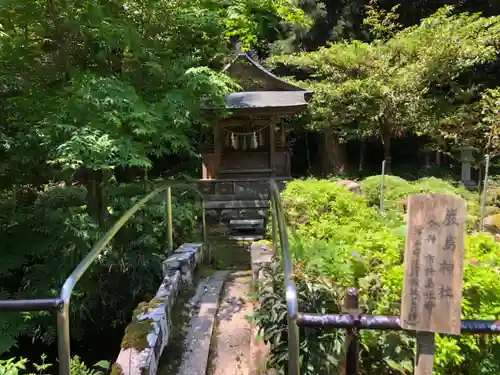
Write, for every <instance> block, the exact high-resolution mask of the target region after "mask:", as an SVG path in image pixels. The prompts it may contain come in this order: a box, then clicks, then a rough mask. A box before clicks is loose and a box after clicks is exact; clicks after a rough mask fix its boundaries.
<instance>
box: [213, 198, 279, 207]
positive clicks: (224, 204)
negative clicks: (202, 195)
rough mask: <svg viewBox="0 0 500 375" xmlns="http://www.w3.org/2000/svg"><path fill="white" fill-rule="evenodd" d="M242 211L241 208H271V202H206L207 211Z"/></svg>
mask: <svg viewBox="0 0 500 375" xmlns="http://www.w3.org/2000/svg"><path fill="white" fill-rule="evenodd" d="M235 208H236V209H241V208H269V201H268V200H262V199H255V200H245V201H240V200H238V201H236V200H224V201H211V202H210V201H209V202H205V209H206V210H223V209H235Z"/></svg>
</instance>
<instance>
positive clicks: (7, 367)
mask: <svg viewBox="0 0 500 375" xmlns="http://www.w3.org/2000/svg"><path fill="white" fill-rule="evenodd" d="M46 359H47V357H46V356H45V355H42V357H41V360H42V363H41V364H37V363H35V362H33V363H29V361H28V360H27V359H25V358H21V359H19V360H18V359H16V358H10V359H7V360H0V374H2V375H18V374H20V373H21V374H23V373H24V374H26V375H47V374H50V372H47V370H48V369H50V368H52V367H53V366H52V364H50V363H46V362H45V360H46ZM27 365H31V366H32V367H33V368H34V370H35V371H34V372H28V370H27V368H26V366H27ZM93 367H94V368H88V367H87V365H85V363H83V362H82V361H81V359H80V357H78V356H74V357H73V358H72V359H71V364H70V373H71V375H104V374H105V373H106V372H107V370H108V369H109V367H110V366H109V362H107V361H99V362H97V363H96V364H95V365H94V366H93Z"/></svg>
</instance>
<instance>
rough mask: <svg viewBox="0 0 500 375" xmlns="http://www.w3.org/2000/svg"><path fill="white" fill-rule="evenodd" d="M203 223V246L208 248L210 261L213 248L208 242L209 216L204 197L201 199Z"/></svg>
mask: <svg viewBox="0 0 500 375" xmlns="http://www.w3.org/2000/svg"><path fill="white" fill-rule="evenodd" d="M201 214H202V217H201V225H202V230H203V247H204V248H206V249H207V250H208V262H207V263H209V264H210V263H211V262H212V248H211V247H210V244H209V243H208V233H207V217H206V211H205V200H204V199H203V198H202V200H201Z"/></svg>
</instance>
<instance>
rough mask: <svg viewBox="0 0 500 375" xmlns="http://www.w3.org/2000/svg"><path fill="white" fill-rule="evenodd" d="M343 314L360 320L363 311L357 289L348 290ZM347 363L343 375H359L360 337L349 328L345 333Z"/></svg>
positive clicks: (342, 371)
mask: <svg viewBox="0 0 500 375" xmlns="http://www.w3.org/2000/svg"><path fill="white" fill-rule="evenodd" d="M342 310H343V312H344V313H347V314H350V315H351V316H352V317H353V318H354V319H359V315H360V313H361V310H360V309H359V300H358V291H357V290H356V288H349V289H347V293H346V295H345V297H344V306H343V309H342ZM344 345H345V350H346V351H345V359H344V360H345V362H344V364H343V365H344V368H343V369H342V370H341V372H340V374H341V375H357V373H358V356H359V337H358V333H357V332H356V330H355V329H352V328H348V329H347V330H346V333H345V341H344Z"/></svg>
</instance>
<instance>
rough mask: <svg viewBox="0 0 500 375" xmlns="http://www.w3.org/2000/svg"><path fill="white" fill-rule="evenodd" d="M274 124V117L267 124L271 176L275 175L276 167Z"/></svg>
mask: <svg viewBox="0 0 500 375" xmlns="http://www.w3.org/2000/svg"><path fill="white" fill-rule="evenodd" d="M275 124H276V121H275V120H274V119H272V120H271V123H270V124H269V168H270V169H271V176H275V175H276V168H275V163H274V160H275V159H276V141H275V131H274V130H275V129H274V128H275Z"/></svg>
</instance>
